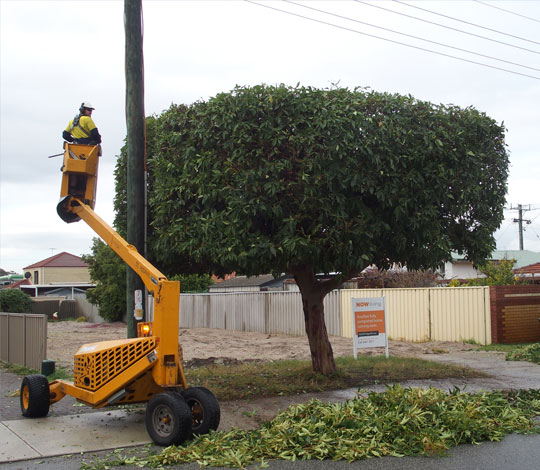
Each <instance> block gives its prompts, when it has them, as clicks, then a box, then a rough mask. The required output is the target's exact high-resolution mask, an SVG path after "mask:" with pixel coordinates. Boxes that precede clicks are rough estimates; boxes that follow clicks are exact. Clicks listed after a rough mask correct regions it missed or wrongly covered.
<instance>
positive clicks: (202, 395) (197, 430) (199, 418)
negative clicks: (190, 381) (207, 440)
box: [181, 387, 220, 435]
mask: <svg viewBox="0 0 540 470" xmlns="http://www.w3.org/2000/svg"><path fill="white" fill-rule="evenodd" d="M181 394H182V396H183V397H184V400H186V403H187V404H188V406H189V409H190V410H191V416H192V424H191V432H192V433H193V435H199V434H208V433H209V432H210V431H216V430H217V428H218V426H219V420H220V410H219V403H218V401H217V399H216V397H215V396H214V394H213V393H212V392H211V391H210V390H208V389H207V388H204V387H190V388H188V389H186V390H182V392H181Z"/></svg>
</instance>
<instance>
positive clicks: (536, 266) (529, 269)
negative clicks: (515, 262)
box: [514, 263, 540, 274]
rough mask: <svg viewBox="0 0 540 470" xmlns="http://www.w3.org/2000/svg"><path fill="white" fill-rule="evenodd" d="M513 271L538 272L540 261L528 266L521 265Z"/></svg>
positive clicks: (521, 272) (539, 271)
mask: <svg viewBox="0 0 540 470" xmlns="http://www.w3.org/2000/svg"><path fill="white" fill-rule="evenodd" d="M514 272H516V273H520V274H540V263H534V264H530V265H529V266H523V267H522V268H519V269H514Z"/></svg>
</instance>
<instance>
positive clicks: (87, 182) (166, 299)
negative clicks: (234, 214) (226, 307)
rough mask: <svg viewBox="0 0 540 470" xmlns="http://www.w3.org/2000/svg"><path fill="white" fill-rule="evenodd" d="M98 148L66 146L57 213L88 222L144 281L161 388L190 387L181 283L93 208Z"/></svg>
mask: <svg viewBox="0 0 540 470" xmlns="http://www.w3.org/2000/svg"><path fill="white" fill-rule="evenodd" d="M97 167H98V152H97V147H93V146H88V145H73V144H66V145H65V153H64V166H63V167H62V172H63V176H62V189H61V193H60V197H61V200H60V202H59V204H58V207H57V211H58V214H59V215H60V217H61V218H62V220H64V221H65V222H68V223H70V222H77V221H78V220H80V219H82V220H84V221H85V222H86V223H87V224H88V225H89V226H90V227H91V228H92V229H93V230H94V232H96V233H97V234H98V235H99V236H100V237H101V238H102V239H103V241H104V242H105V243H107V245H109V246H110V247H111V248H112V249H113V250H114V251H115V252H116V253H117V254H118V255H119V256H120V258H122V259H123V260H124V261H125V262H126V263H127V264H128V266H129V267H130V268H131V269H133V271H135V272H136V273H137V275H138V276H139V277H140V278H141V280H142V281H143V283H144V285H145V286H146V288H147V289H148V291H149V292H150V293H151V294H152V295H153V296H154V322H153V328H152V334H153V336H154V337H155V338H156V342H157V348H156V352H157V359H158V362H157V365H156V366H155V367H154V368H153V369H152V375H153V378H154V381H155V383H156V384H157V385H159V386H163V387H174V386H178V385H181V386H183V388H187V381H186V379H185V376H184V372H183V367H182V363H181V359H180V358H179V354H178V349H179V346H178V326H179V314H180V282H178V281H168V280H167V278H166V277H165V275H164V274H163V273H161V272H160V271H159V270H158V269H156V268H155V267H154V266H153V265H152V264H151V263H149V262H148V261H147V260H146V258H144V257H143V256H142V255H141V254H140V253H139V252H138V251H137V249H136V248H135V247H134V246H133V245H130V244H129V243H128V242H127V241H126V240H124V239H123V238H122V237H121V236H120V235H119V234H118V233H117V232H116V231H115V230H114V229H113V228H112V227H110V226H109V225H108V224H107V223H106V222H105V221H104V220H103V219H102V218H101V217H99V216H98V215H97V214H96V213H95V212H94V211H93V209H92V207H93V206H94V204H95V190H96V183H97Z"/></svg>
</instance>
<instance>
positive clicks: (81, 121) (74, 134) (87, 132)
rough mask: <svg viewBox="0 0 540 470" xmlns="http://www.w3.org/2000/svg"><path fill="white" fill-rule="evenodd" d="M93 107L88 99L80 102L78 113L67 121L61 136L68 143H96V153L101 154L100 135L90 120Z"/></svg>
mask: <svg viewBox="0 0 540 470" xmlns="http://www.w3.org/2000/svg"><path fill="white" fill-rule="evenodd" d="M94 109H95V108H94V107H93V106H92V105H91V104H90V103H89V102H88V101H84V102H83V103H81V107H80V108H79V114H78V115H77V116H75V117H74V118H73V119H72V120H71V121H69V124H68V126H67V127H66V129H65V130H64V132H63V133H62V137H63V138H64V140H65V141H67V142H69V143H75V144H83V145H98V146H99V150H98V155H101V135H100V134H99V131H98V129H97V127H96V125H95V124H94V121H93V120H92V111H93V110H94Z"/></svg>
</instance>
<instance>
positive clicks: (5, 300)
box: [0, 289, 32, 313]
mask: <svg viewBox="0 0 540 470" xmlns="http://www.w3.org/2000/svg"><path fill="white" fill-rule="evenodd" d="M0 312H8V313H31V312H32V298H31V297H30V296H29V295H28V294H25V293H24V292H23V291H21V290H19V289H2V290H0Z"/></svg>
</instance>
